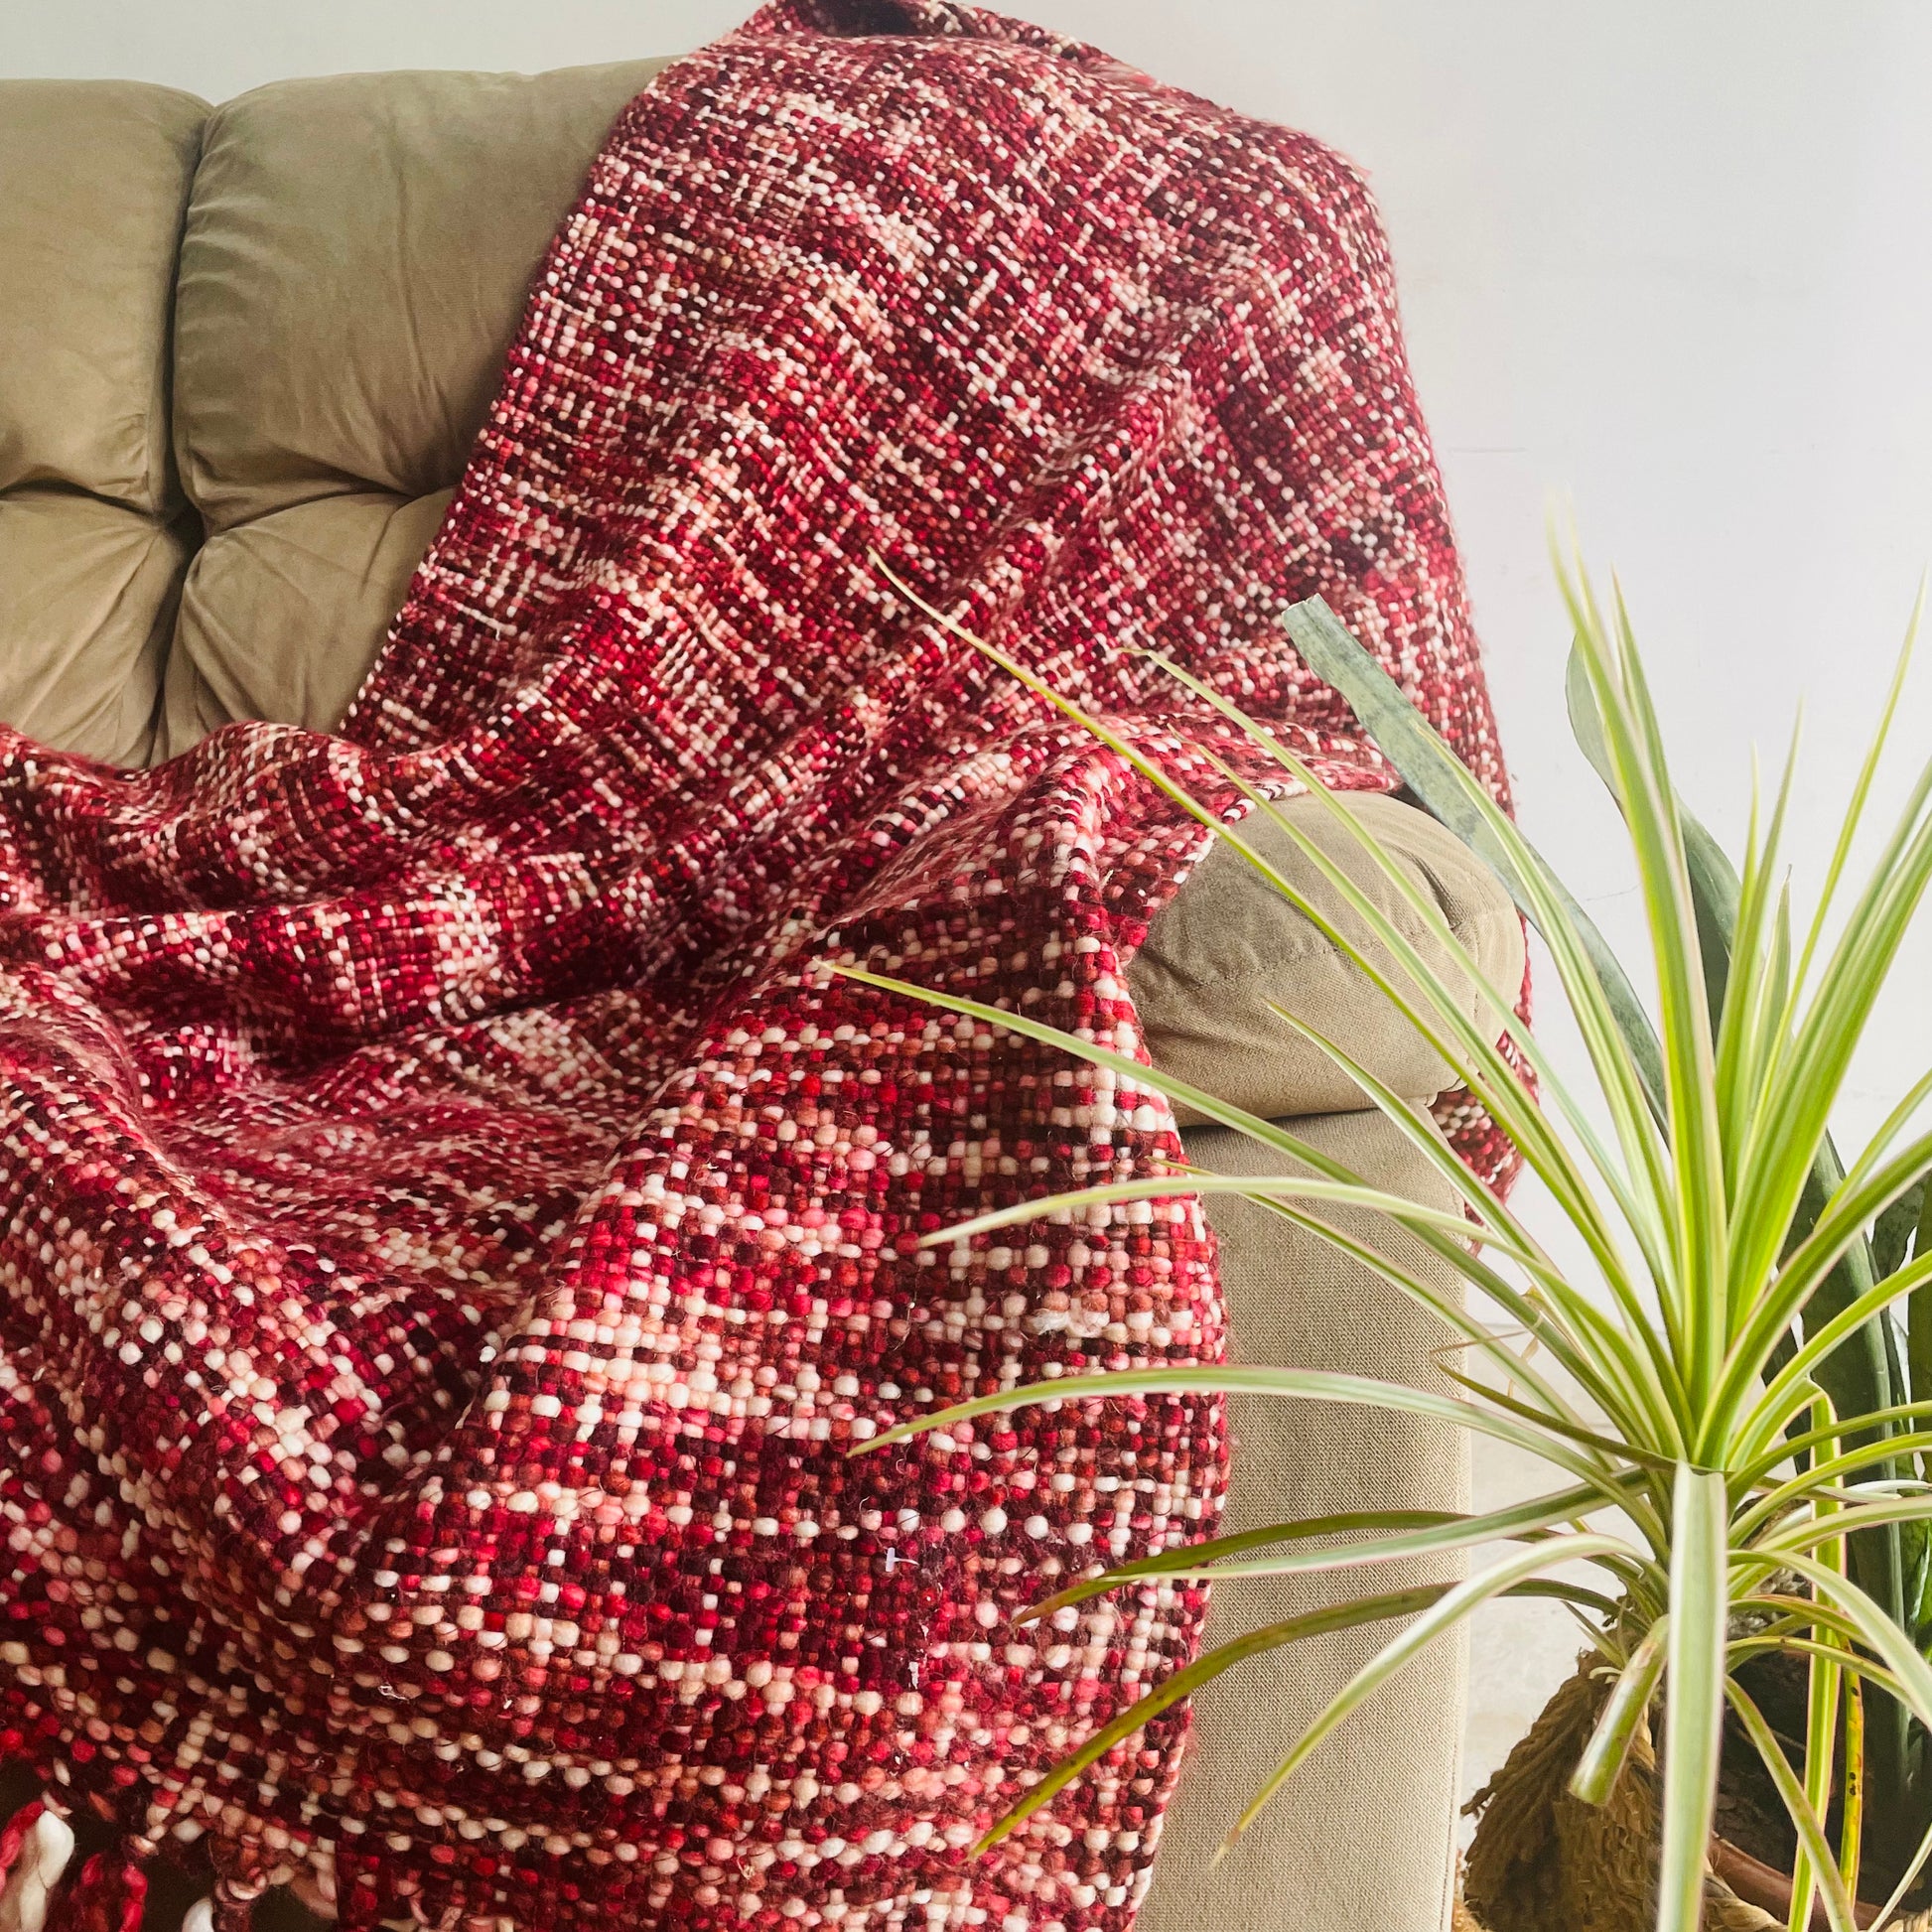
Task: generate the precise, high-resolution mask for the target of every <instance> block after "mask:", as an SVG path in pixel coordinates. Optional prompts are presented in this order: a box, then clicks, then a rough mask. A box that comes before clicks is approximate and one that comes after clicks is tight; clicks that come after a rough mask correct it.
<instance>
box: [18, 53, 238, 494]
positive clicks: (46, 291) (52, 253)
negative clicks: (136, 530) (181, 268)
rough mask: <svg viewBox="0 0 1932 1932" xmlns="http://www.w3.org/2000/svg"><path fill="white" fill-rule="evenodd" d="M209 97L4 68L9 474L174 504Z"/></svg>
mask: <svg viewBox="0 0 1932 1932" xmlns="http://www.w3.org/2000/svg"><path fill="white" fill-rule="evenodd" d="M207 111H208V110H207V103H206V102H204V101H199V100H197V99H196V98H195V97H194V95H192V94H183V93H177V92H175V90H174V89H173V88H171V87H149V86H142V85H139V84H137V83H134V82H131V81H130V82H123V81H84V80H10V81H7V82H4V83H0V182H3V183H5V185H6V192H5V194H4V195H0V489H11V488H13V487H15V486H16V485H18V484H21V483H69V484H72V485H73V486H74V487H75V488H78V489H85V490H88V491H90V492H91V493H92V494H93V495H96V496H105V497H107V498H108V499H109V500H110V501H113V502H116V503H125V504H127V505H128V506H129V507H130V508H131V509H140V510H150V511H154V510H167V509H169V508H170V507H171V501H170V496H171V479H170V476H169V459H168V406H167V371H168V310H169V304H170V301H171V299H172V295H173V286H174V268H175V248H176V244H177V242H178V240H179V238H180V234H181V220H182V208H183V206H184V204H185V203H186V201H187V198H188V184H189V180H190V177H191V176H192V175H193V174H194V172H195V157H196V155H197V153H198V152H199V150H200V145H201V132H202V123H203V122H204V121H205V120H206V119H207Z"/></svg>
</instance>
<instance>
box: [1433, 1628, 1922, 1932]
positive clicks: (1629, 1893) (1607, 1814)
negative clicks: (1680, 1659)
mask: <svg viewBox="0 0 1932 1932" xmlns="http://www.w3.org/2000/svg"><path fill="white" fill-rule="evenodd" d="M1595 1662H1596V1659H1594V1658H1593V1657H1591V1656H1589V1655H1588V1654H1586V1655H1585V1656H1584V1657H1583V1658H1581V1659H1580V1660H1579V1662H1578V1667H1577V1673H1576V1675H1575V1676H1574V1677H1572V1678H1571V1679H1570V1680H1569V1681H1568V1682H1567V1683H1566V1684H1565V1685H1564V1686H1563V1688H1562V1689H1561V1690H1559V1691H1558V1692H1557V1694H1556V1696H1555V1697H1553V1698H1552V1699H1551V1700H1550V1702H1549V1704H1548V1705H1547V1706H1546V1707H1545V1708H1544V1712H1543V1715H1542V1716H1541V1717H1540V1718H1539V1719H1538V1720H1537V1721H1536V1723H1535V1724H1534V1725H1532V1726H1531V1727H1530V1730H1529V1733H1528V1735H1526V1736H1525V1737H1524V1738H1523V1740H1522V1741H1521V1742H1520V1743H1519V1744H1518V1745H1517V1746H1516V1748H1515V1749H1514V1750H1513V1751H1511V1752H1510V1754H1509V1758H1508V1760H1507V1762H1505V1764H1504V1765H1503V1767H1502V1769H1501V1770H1500V1771H1498V1772H1497V1773H1496V1775H1495V1777H1494V1778H1492V1779H1491V1780H1490V1782H1489V1783H1488V1784H1487V1785H1486V1786H1485V1787H1484V1788H1483V1789H1482V1790H1481V1791H1480V1792H1478V1793H1477V1794H1476V1796H1475V1798H1474V1799H1473V1800H1471V1802H1470V1810H1471V1811H1473V1812H1476V1813H1477V1814H1478V1815H1479V1821H1480V1822H1479V1823H1478V1825H1477V1827H1476V1835H1475V1840H1474V1842H1473V1844H1471V1846H1470V1847H1469V1855H1468V1859H1467V1861H1466V1862H1465V1863H1464V1866H1463V1872H1462V1886H1461V1895H1460V1896H1459V1897H1458V1899H1457V1900H1456V1907H1455V1920H1454V1932H1651V1928H1652V1926H1653V1925H1654V1923H1655V1913H1656V1900H1655V1892H1654V1888H1653V1882H1652V1881H1653V1874H1654V1872H1655V1870H1656V1863H1657V1839H1658V1830H1657V1816H1658V1812H1657V1806H1658V1776H1657V1760H1656V1754H1655V1752H1654V1751H1653V1750H1652V1748H1651V1741H1650V1734H1649V1730H1648V1727H1647V1726H1646V1727H1645V1728H1642V1729H1640V1730H1639V1731H1638V1734H1637V1738H1636V1741H1635V1744H1634V1745H1633V1746H1632V1749H1631V1753H1630V1762H1629V1763H1628V1765H1626V1766H1625V1768H1624V1773H1623V1775H1622V1776H1621V1777H1620V1778H1619V1779H1618V1780H1617V1782H1616V1788H1615V1789H1614V1790H1613V1791H1612V1792H1611V1794H1610V1797H1609V1800H1608V1802H1607V1803H1605V1804H1602V1805H1586V1804H1584V1803H1582V1802H1581V1801H1580V1800H1578V1799H1576V1798H1573V1797H1572V1796H1571V1795H1570V1792H1569V1790H1568V1789H1567V1786H1568V1781H1569V1777H1570V1772H1571V1769H1572V1767H1573V1766H1574V1765H1575V1764H1576V1762H1577V1759H1578V1757H1579V1756H1580V1755H1581V1754H1582V1752H1583V1748H1584V1745H1585V1743H1586V1741H1587V1739H1588V1737H1589V1733H1590V1730H1591V1727H1592V1726H1593V1725H1595V1722H1596V1714H1597V1711H1598V1709H1599V1708H1600V1706H1601V1704H1602V1701H1603V1698H1604V1696H1605V1694H1606V1692H1607V1690H1608V1684H1607V1681H1605V1680H1599V1679H1598V1678H1597V1677H1596V1676H1594V1675H1593V1674H1592V1670H1593V1666H1594V1664H1595ZM1713 1850H1714V1858H1713V1864H1714V1866H1716V1867H1717V1868H1716V1869H1714V1870H1713V1871H1711V1872H1710V1873H1709V1874H1708V1875H1707V1877H1706V1879H1705V1911H1704V1924H1705V1932H1784V1927H1785V1923H1786V1917H1785V1914H1787V1913H1788V1911H1789V1903H1788V1896H1787V1898H1786V1900H1785V1901H1784V1903H1783V1905H1782V1908H1781V1910H1780V1911H1779V1912H1778V1913H1777V1914H1776V1915H1774V1914H1773V1913H1772V1912H1771V1911H1768V1910H1766V1909H1765V1908H1764V1906H1763V1905H1761V1904H1754V1903H1751V1902H1750V1901H1749V1900H1748V1899H1746V1898H1742V1897H1740V1896H1739V1895H1738V1892H1737V1891H1736V1890H1733V1889H1732V1884H1731V1883H1730V1882H1726V1877H1725V1876H1723V1875H1720V1873H1721V1872H1725V1873H1727V1874H1728V1877H1729V1878H1730V1879H1731V1880H1734V1881H1735V1882H1736V1883H1737V1884H1738V1885H1739V1887H1740V1888H1741V1889H1743V1890H1747V1891H1751V1890H1759V1889H1760V1887H1758V1886H1756V1885H1753V1884H1751V1883H1749V1882H1747V1874H1748V1875H1749V1876H1756V1877H1761V1878H1763V1879H1766V1880H1769V1881H1771V1882H1772V1883H1773V1884H1776V1883H1777V1876H1776V1874H1775V1873H1772V1872H1770V1871H1769V1870H1768V1868H1767V1867H1765V1866H1763V1865H1760V1864H1757V1863H1756V1862H1755V1861H1754V1860H1750V1859H1747V1858H1744V1857H1743V1856H1742V1855H1741V1854H1738V1853H1736V1852H1734V1851H1733V1850H1732V1849H1731V1848H1729V1847H1725V1846H1723V1845H1720V1844H1716V1843H1714V1848H1713ZM1873 1916H1874V1917H1875V1912H1874V1914H1873ZM1813 1924H1814V1926H1815V1927H1817V1928H1818V1932H1824V1927H1825V1918H1824V1915H1823V1913H1822V1912H1819V1913H1815V1915H1814V1919H1813ZM1885 1932H1932V1912H1914V1913H1909V1914H1907V1915H1905V1916H1903V1917H1899V1918H1893V1919H1891V1920H1889V1921H1888V1922H1887V1926H1886V1929H1885Z"/></svg>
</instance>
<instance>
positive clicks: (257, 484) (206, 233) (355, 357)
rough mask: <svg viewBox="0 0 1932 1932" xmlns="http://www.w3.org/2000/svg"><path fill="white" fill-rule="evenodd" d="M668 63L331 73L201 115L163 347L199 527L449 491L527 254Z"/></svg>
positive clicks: (476, 421)
mask: <svg viewBox="0 0 1932 1932" xmlns="http://www.w3.org/2000/svg"><path fill="white" fill-rule="evenodd" d="M663 65H664V64H663V63H662V62H660V61H632V62H625V63H621V64H620V65H617V66H612V67H600V68H571V69H562V70H560V71H558V72H555V73H545V74H537V75H534V76H532V75H525V74H500V73H375V74H344V75H341V76H339V77H336V78H332V79H322V80H285V81H280V82H277V83H276V84H275V85H273V86H268V87H259V88H257V89H256V90H255V91H254V92H252V93H247V94H243V95H242V96H241V97H240V98H239V99H236V100H231V101H229V102H227V103H226V104H225V105H224V106H221V107H218V108H217V109H215V111H214V114H213V116H212V117H211V118H210V120H209V122H208V127H207V141H206V144H205V151H204V153H203V157H202V165H201V169H200V171H199V172H198V174H197V175H196V178H195V193H194V197H193V199H192V201H191V203H190V206H189V211H188V224H187V230H186V233H185V234H184V236H183V240H182V251H181V277H180V292H179V301H178V307H177V311H176V332H177V334H176V349H175V367H176V380H175V427H176V441H177V447H178V449H179V451H180V453H181V462H182V473H183V477H184V479H185V481H186V483H187V487H188V493H189V496H190V497H191V498H192V499H193V501H194V502H195V504H196V506H197V507H198V508H199V509H200V510H201V511H202V513H203V514H204V515H205V516H206V517H207V522H208V527H209V528H210V529H211V530H223V529H228V528H230V527H231V526H233V525H234V524H236V523H239V522H242V521H245V520H246V519H248V518H251V517H258V516H265V515H267V514H268V513H269V512H270V511H271V510H278V509H286V508H287V507H288V506H289V505H290V504H291V503H301V502H307V501H309V500H310V499H312V498H314V497H317V496H326V495H340V494H345V493H346V492H349V491H354V490H367V489H380V490H386V491H388V492H390V493H391V494H394V495H398V496H410V497H413V496H424V495H428V494H429V493H430V492H431V491H433V490H438V489H447V488H448V487H449V486H450V485H451V484H452V483H455V482H456V480H457V477H458V475H459V473H460V472H461V470H462V468H463V462H464V459H465V457H467V456H468V455H469V452H470V445H471V443H472V442H473V441H474V440H475V438H476V435H477V431H478V430H479V429H480V428H481V427H482V424H483V412H484V410H485V409H486V407H487V406H488V403H489V399H490V395H491V392H492V390H493V389H494V387H495V384H496V378H497V375H498V373H499V372H500V369H501V365H502V360H503V352H504V350H505V348H506V347H507V346H508V345H509V342H510V339H511V337H512V336H513V335H514V334H515V331H516V325H517V322H518V320H519V319H520V317H521V315H522V312H523V304H524V297H525V295H526V293H527V291H528V288H529V284H530V280H531V277H532V275H533V274H534V273H535V271H536V268H537V265H538V263H539V262H540V261H541V260H542V257H543V252H544V249H545V248H546V247H547V246H548V245H549V242H550V238H551V236H552V235H553V234H554V232H555V231H556V229H557V226H558V224H559V223H560V222H561V221H562V219H563V217H564V215H565V213H566V212H568V210H569V208H570V205H571V203H572V202H573V201H574V200H575V199H576V196H577V194H578V191H579V190H580V189H581V188H582V186H583V182H584V177H585V174H586V172H587V171H588V170H589V167H590V164H591V161H592V160H593V158H594V157H595V156H596V154H597V151H598V148H599V146H600V145H601V144H602V142H603V138H604V136H605V134H606V132H607V131H608V130H609V128H610V126H611V123H612V122H613V121H614V120H615V119H616V118H617V116H618V113H619V111H620V110H621V108H622V107H623V105H624V103H625V102H626V101H628V100H629V99H630V98H631V96H632V95H633V94H635V93H636V92H638V90H639V89H640V88H641V87H642V86H643V85H644V83H645V81H646V80H648V79H649V77H650V76H651V75H652V74H653V73H654V72H656V71H657V69H659V68H660V67H662V66H663Z"/></svg>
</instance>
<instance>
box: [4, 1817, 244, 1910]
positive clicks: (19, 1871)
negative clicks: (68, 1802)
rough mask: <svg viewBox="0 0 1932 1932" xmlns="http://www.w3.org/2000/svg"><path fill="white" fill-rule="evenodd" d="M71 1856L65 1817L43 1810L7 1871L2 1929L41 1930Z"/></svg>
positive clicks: (71, 1837)
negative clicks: (10, 1868)
mask: <svg viewBox="0 0 1932 1932" xmlns="http://www.w3.org/2000/svg"><path fill="white" fill-rule="evenodd" d="M72 1856H73V1831H72V1828H71V1827H70V1826H69V1824H68V1821H67V1820H66V1819H65V1818H57V1817H55V1815H54V1814H53V1813H52V1812H51V1811H44V1812H42V1813H41V1815H40V1816H39V1817H38V1818H37V1819H35V1820H34V1829H33V1830H32V1831H31V1832H29V1833H28V1834H27V1842H26V1844H25V1845H23V1846H22V1847H21V1848H20V1857H19V1859H18V1860H17V1861H16V1862H15V1864H14V1868H13V1869H12V1870H11V1871H10V1872H8V1874H7V1884H6V1889H5V1890H4V1891H0V1932H41V1928H42V1927H43V1926H44V1925H46V1923H47V1898H48V1894H49V1893H50V1892H51V1891H52V1890H53V1889H54V1887H55V1886H56V1885H58V1884H59V1883H60V1882H61V1873H62V1872H64V1871H65V1870H66V1869H67V1868H68V1860H69V1859H70V1858H71V1857H72ZM209 1932H212V1928H209Z"/></svg>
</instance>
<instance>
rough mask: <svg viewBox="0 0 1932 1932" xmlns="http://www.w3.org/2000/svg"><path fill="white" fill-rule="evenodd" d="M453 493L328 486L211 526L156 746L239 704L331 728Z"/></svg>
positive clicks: (256, 714)
mask: <svg viewBox="0 0 1932 1932" xmlns="http://www.w3.org/2000/svg"><path fill="white" fill-rule="evenodd" d="M452 494H453V492H452V491H450V490H447V489H437V490H432V491H431V492H430V493H429V494H428V495H427V496H389V495H379V494H376V493H374V492H372V491H371V492H364V493H358V494H356V495H353V496H324V497H321V498H319V499H318V500H317V501H315V502H313V503H296V504H293V505H291V506H290V507H289V508H288V509H285V510H276V511H274V512H273V513H272V514H270V515H268V516H264V517H260V518H258V519H256V520H255V521H254V522H252V523H242V524H238V525H236V526H235V527H234V528H233V529H229V530H219V531H216V532H215V534H214V535H213V536H211V537H209V538H208V540H207V543H206V544H205V545H204V546H203V548H202V550H201V552H200V553H199V554H198V555H197V557H196V559H195V562H194V565H193V567H192V568H191V569H190V570H189V573H188V583H187V587H186V589H185V590H184V591H183V593H182V601H181V617H180V620H179V621H178V622H177V624H176V626H175V642H174V652H173V655H172V656H171V657H170V659H169V662H168V689H167V700H166V705H165V708H164V710H163V714H162V721H161V738H162V745H163V750H164V754H165V753H167V752H171V751H175V750H181V751H186V750H187V748H188V747H189V746H191V745H193V744H194V743H195V742H196V741H197V740H198V739H201V738H205V737H206V736H207V734H208V733H209V732H211V731H213V730H214V728H215V727H216V726H217V725H225V724H227V723H228V722H229V721H230V720H231V719H235V718H272V719H275V720H277V721H278V722H280V723H282V724H289V725H309V726H312V727H314V728H315V729H317V730H319V731H326V730H329V729H330V728H332V727H333V726H334V725H335V724H336V723H337V722H338V721H339V720H340V719H341V717H342V715H343V713H344V712H345V711H346V710H347V709H348V705H349V700H350V699H352V698H353V697H354V696H355V693H356V690H357V688H358V687H359V686H360V684H361V682H362V679H363V677H364V675H365V674H366V672H367V670H368V667H369V665H370V663H371V662H372V661H373V660H374V657H375V653H376V651H377V649H378V648H379V647H380V645H381V642H382V637H383V633H384V632H385V631H386V630H387V628H388V626H389V620H390V619H391V618H392V617H394V616H395V613H396V607H397V606H398V605H400V604H401V602H402V598H403V593H404V592H405V591H406V590H407V589H408V587H409V580H410V578H411V577H412V576H413V575H414V574H415V570H416V565H417V563H418V562H419V561H420V559H421V557H422V554H423V552H424V551H425V550H426V549H428V548H429V541H430V539H431V538H432V537H433V536H434V535H435V534H436V528H437V525H438V524H439V523H441V522H442V520H443V512H444V511H445V510H446V509H447V508H448V507H449V504H450V497H451V495H452Z"/></svg>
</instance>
